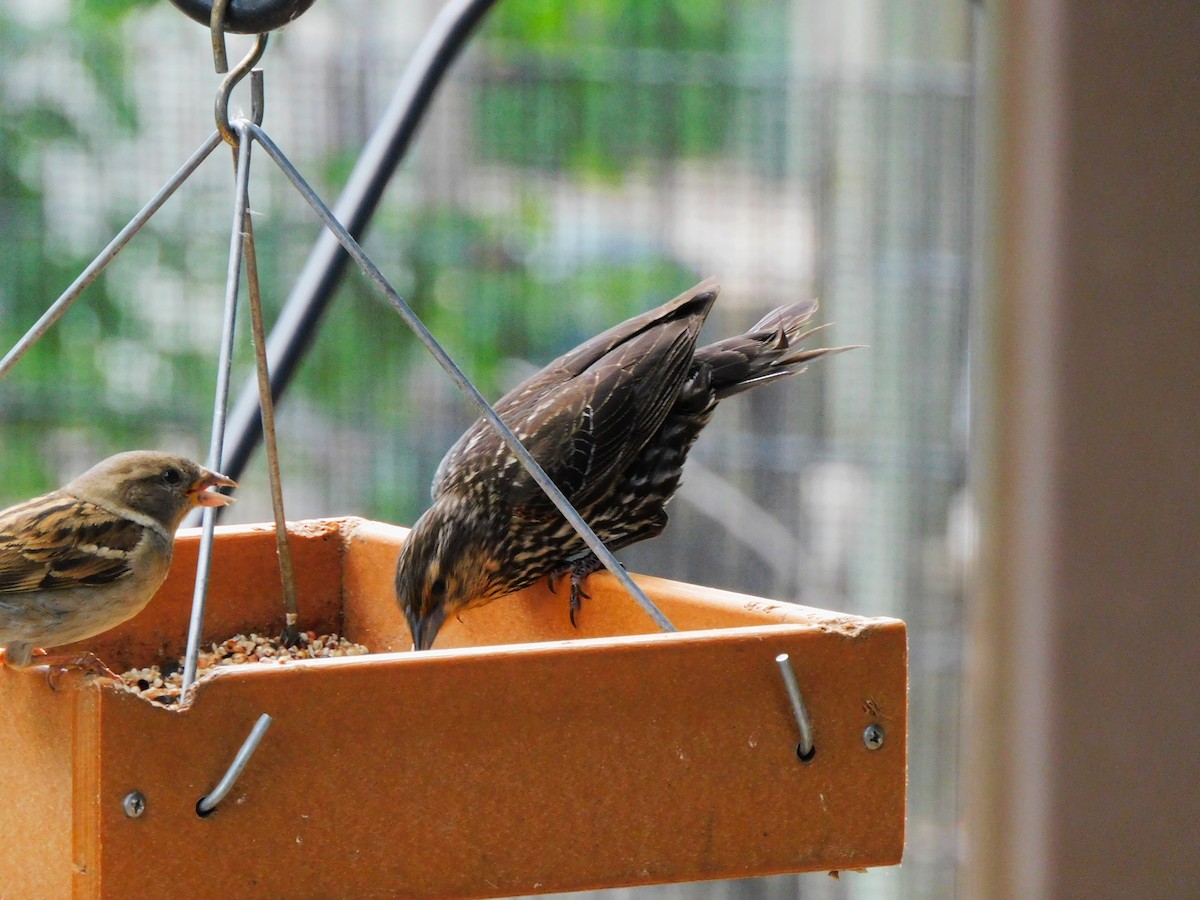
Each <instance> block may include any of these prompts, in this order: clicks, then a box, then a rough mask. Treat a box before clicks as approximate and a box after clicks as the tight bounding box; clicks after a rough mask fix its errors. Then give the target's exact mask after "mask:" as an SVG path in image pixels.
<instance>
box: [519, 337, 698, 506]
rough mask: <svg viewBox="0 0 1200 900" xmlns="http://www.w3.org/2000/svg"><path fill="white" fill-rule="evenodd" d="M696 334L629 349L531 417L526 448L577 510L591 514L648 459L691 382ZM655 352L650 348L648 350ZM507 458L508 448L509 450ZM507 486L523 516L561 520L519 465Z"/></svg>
mask: <svg viewBox="0 0 1200 900" xmlns="http://www.w3.org/2000/svg"><path fill="white" fill-rule="evenodd" d="M695 341H696V334H695V331H694V330H690V329H687V328H686V327H685V323H673V325H672V326H671V327H668V328H665V329H661V330H659V331H658V332H655V333H653V334H647V335H644V336H642V337H641V338H640V339H638V340H635V341H631V342H629V343H627V344H624V345H622V346H621V347H620V348H619V349H618V350H617V351H614V352H613V353H612V354H610V355H609V356H607V357H605V358H604V359H603V360H601V361H600V362H598V363H597V364H596V365H595V366H593V367H592V368H590V369H588V370H587V371H586V372H583V373H582V374H580V375H579V376H577V377H575V378H573V379H571V381H570V382H568V383H567V384H566V385H565V386H564V388H563V390H562V391H560V392H556V393H554V394H552V395H550V396H548V397H547V398H546V400H545V402H544V403H543V404H541V405H539V407H538V408H536V409H534V410H533V411H531V413H530V415H529V416H528V417H527V418H526V420H525V422H524V423H521V424H520V425H519V427H518V429H517V430H518V433H519V434H522V435H525V437H523V438H522V443H524V444H525V446H526V447H527V448H528V449H529V451H530V453H532V454H533V456H534V458H535V459H536V460H537V461H538V462H539V463H540V464H541V466H542V468H543V469H545V470H546V474H548V475H549V476H550V477H551V478H552V479H553V480H554V483H555V484H557V485H558V486H559V488H561V489H562V491H563V493H564V494H566V496H567V499H568V500H570V501H571V503H572V505H574V506H575V507H576V508H584V507H587V506H588V505H589V504H590V503H591V502H592V501H594V500H595V499H597V498H598V497H599V496H601V495H603V494H604V493H605V492H606V491H607V490H609V488H611V486H612V483H613V481H614V480H615V479H616V478H617V476H618V475H619V474H620V473H621V472H623V471H624V470H625V469H626V467H628V465H629V463H630V462H631V461H632V460H633V459H634V458H636V457H637V455H638V454H640V453H641V451H642V448H643V447H644V446H645V444H646V442H647V441H648V440H649V439H650V438H651V436H653V434H654V433H655V432H656V431H657V430H658V428H659V426H660V425H662V422H663V419H665V418H666V416H667V413H668V412H669V411H670V409H671V405H672V404H673V403H674V401H675V397H676V395H677V394H678V393H679V388H680V385H681V384H682V383H683V379H684V378H685V377H686V375H687V371H688V366H689V365H690V363H691V358H692V352H693V350H694V349H695ZM647 345H650V346H647ZM505 453H506V455H508V454H507V448H505ZM512 465H514V468H513V469H512V474H511V477H510V478H509V479H507V480H505V481H504V482H502V484H501V489H502V490H503V496H504V498H505V500H506V502H507V503H508V504H509V505H510V506H512V507H513V508H514V510H515V511H516V512H517V514H518V515H521V516H523V517H526V518H533V519H537V518H543V517H546V516H552V515H557V514H558V513H557V508H556V507H555V506H554V504H553V502H552V501H551V500H550V499H549V498H548V497H547V496H546V494H545V492H544V491H543V490H542V489H541V487H539V486H538V484H537V483H536V482H535V481H534V480H533V477H532V476H531V475H530V474H529V473H528V472H526V471H525V468H524V467H523V466H521V465H520V463H518V462H516V460H515V459H512Z"/></svg>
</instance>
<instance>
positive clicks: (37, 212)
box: [0, 0, 147, 497]
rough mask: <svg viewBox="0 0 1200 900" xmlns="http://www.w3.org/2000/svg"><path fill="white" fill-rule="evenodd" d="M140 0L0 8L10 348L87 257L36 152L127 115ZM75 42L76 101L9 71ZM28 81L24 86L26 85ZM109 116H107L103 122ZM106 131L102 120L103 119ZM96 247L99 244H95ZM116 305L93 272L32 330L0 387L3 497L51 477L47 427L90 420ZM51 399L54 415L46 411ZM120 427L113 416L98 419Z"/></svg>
mask: <svg viewBox="0 0 1200 900" xmlns="http://www.w3.org/2000/svg"><path fill="white" fill-rule="evenodd" d="M146 2H147V0H103V2H102V0H82V2H78V3H75V4H74V5H72V6H70V7H69V9H67V10H66V15H65V16H64V18H62V19H61V20H55V19H48V18H43V17H42V16H40V15H39V16H37V17H35V18H34V19H33V20H28V19H24V18H22V17H20V15H19V14H17V13H14V12H13V11H12V10H11V9H10V8H8V7H0V47H2V48H3V50H2V52H0V346H2V349H3V351H4V352H7V350H8V348H9V347H11V346H12V345H13V344H14V343H15V342H16V340H17V339H18V338H19V337H20V336H21V335H22V334H23V333H24V331H25V330H26V329H27V328H28V327H29V326H30V325H32V324H33V323H34V321H36V320H37V318H38V317H39V316H40V315H41V314H42V312H43V311H44V310H45V309H46V307H47V306H48V305H49V304H50V303H51V302H52V301H53V300H54V299H55V297H56V296H57V295H58V293H59V292H61V291H62V290H64V289H65V288H66V287H67V286H68V285H69V284H71V282H72V281H73V280H74V279H75V278H76V277H77V276H78V275H79V273H80V271H81V270H82V269H83V267H84V266H85V265H86V264H87V263H88V262H89V261H90V257H87V258H85V257H83V256H81V255H80V254H79V253H78V252H75V251H73V250H72V249H71V248H69V247H66V246H63V245H62V242H60V241H59V240H57V239H56V238H55V237H54V236H53V233H54V230H53V229H52V228H51V227H50V225H51V223H50V222H49V221H48V219H47V211H46V209H45V206H44V199H45V186H44V184H43V182H42V170H41V165H40V162H41V159H42V157H43V156H44V155H45V154H47V152H49V151H51V150H53V149H55V148H66V149H77V150H82V151H85V152H87V153H89V154H90V153H95V152H98V148H97V146H96V140H95V137H94V135H95V134H96V132H97V119H96V117H95V114H96V113H100V114H101V115H102V116H103V115H107V116H108V117H109V118H110V121H111V123H113V125H115V127H117V128H121V129H129V128H131V127H133V126H134V125H135V124H136V122H135V116H134V107H133V104H132V102H131V100H130V96H129V93H128V90H127V86H128V79H127V66H128V60H127V59H126V55H125V51H124V47H123V44H122V36H121V28H120V26H121V23H122V21H123V19H124V17H125V16H126V15H127V14H128V13H129V11H130V10H132V9H133V8H135V7H137V6H140V5H145V3H146ZM55 43H57V45H58V46H63V45H64V44H65V45H67V46H69V47H70V48H72V51H73V53H74V55H75V56H76V57H77V58H78V59H79V60H80V62H81V64H82V68H83V72H84V75H85V76H86V81H87V84H86V86H85V89H84V90H85V91H87V92H90V93H92V94H93V95H94V96H95V98H96V107H95V108H94V109H89V110H85V111H84V112H81V111H80V110H79V107H78V104H73V103H72V102H70V98H68V97H65V96H63V95H62V94H61V93H60V94H57V95H56V94H55V93H54V92H53V91H52V90H50V89H49V88H48V87H46V86H44V85H43V84H42V83H41V81H40V80H33V79H27V78H26V79H22V78H20V77H17V76H18V74H19V73H21V70H22V69H24V68H36V67H37V66H39V65H41V64H42V62H43V60H42V55H43V54H44V53H45V51H46V47H47V46H48V45H50V44H55ZM31 84H32V87H30V85H31ZM111 127H112V125H110V126H109V128H111ZM104 130H105V131H107V129H104ZM96 249H99V247H97V248H96ZM128 326H129V323H128V322H127V321H126V317H125V316H123V315H122V311H121V308H120V306H119V305H118V304H117V303H116V302H115V301H114V298H113V296H112V295H111V293H110V292H109V290H108V289H107V285H106V284H105V280H104V279H103V278H101V279H100V280H99V281H98V282H97V283H95V284H93V285H92V286H91V287H89V288H88V292H87V294H86V297H85V299H83V300H81V301H80V302H79V303H78V304H76V309H73V310H72V314H71V315H69V316H67V317H66V318H65V319H64V320H63V321H62V322H60V323H59V324H58V325H57V326H56V327H55V328H54V329H52V330H51V331H50V332H49V333H48V334H47V335H46V336H45V337H43V338H42V339H41V341H39V343H38V344H37V345H35V347H34V348H33V349H31V350H30V351H29V353H28V354H27V355H26V356H25V358H24V359H23V360H22V362H21V364H20V366H18V367H17V368H16V369H15V370H14V371H13V372H12V373H11V374H10V375H9V376H8V377H7V379H6V380H5V382H4V383H3V390H2V391H0V417H2V420H3V423H4V430H3V433H2V434H0V453H2V455H3V458H4V476H5V484H4V496H6V497H19V496H23V495H28V494H30V493H33V492H34V491H36V490H40V489H44V488H45V487H47V486H48V480H47V479H49V478H51V477H52V475H53V473H52V472H50V471H49V468H50V463H51V462H52V460H51V459H50V458H49V457H48V455H47V454H48V450H49V449H50V448H51V447H52V446H53V440H52V439H51V438H50V435H53V434H55V433H56V432H60V431H62V430H63V429H69V428H71V427H72V425H74V424H75V423H77V422H78V423H82V422H85V421H89V420H90V421H91V422H92V423H93V424H94V423H95V420H96V415H97V410H98V409H99V408H100V405H101V404H100V398H99V397H98V396H97V392H98V389H99V386H100V385H101V384H102V382H103V379H102V377H101V375H102V373H101V371H100V367H101V364H102V363H101V359H100V358H99V356H98V354H96V353H93V352H89V351H91V350H92V349H94V348H95V347H96V345H97V344H98V343H100V342H102V341H103V340H104V339H105V338H106V337H113V336H116V335H119V334H124V333H127V332H128V330H129V327H128ZM49 410H53V415H54V416H55V421H50V420H49V417H48V411H49ZM105 430H106V434H107V435H109V436H112V437H120V432H121V430H122V426H121V425H120V424H119V417H117V419H115V420H110V421H108V422H106V423H105Z"/></svg>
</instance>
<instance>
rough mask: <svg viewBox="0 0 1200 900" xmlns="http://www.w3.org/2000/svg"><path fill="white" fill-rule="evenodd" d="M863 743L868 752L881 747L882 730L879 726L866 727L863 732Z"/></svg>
mask: <svg viewBox="0 0 1200 900" xmlns="http://www.w3.org/2000/svg"><path fill="white" fill-rule="evenodd" d="M863 743H864V744H866V745H867V749H868V750H878V749H879V748H880V747H882V746H883V728H882V726H880V725H868V726H867V727H866V729H864V730H863Z"/></svg>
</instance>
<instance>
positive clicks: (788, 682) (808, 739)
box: [775, 653, 816, 762]
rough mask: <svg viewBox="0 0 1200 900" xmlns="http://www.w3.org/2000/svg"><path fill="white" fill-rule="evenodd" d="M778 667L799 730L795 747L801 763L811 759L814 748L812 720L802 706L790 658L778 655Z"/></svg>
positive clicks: (776, 660)
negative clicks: (798, 741)
mask: <svg viewBox="0 0 1200 900" xmlns="http://www.w3.org/2000/svg"><path fill="white" fill-rule="evenodd" d="M775 662H776V664H778V666H779V674H780V675H782V676H783V684H784V686H785V687H786V688H787V694H788V700H790V701H791V703H792V712H793V713H795V715H796V725H797V726H798V727H799V728H800V743H799V744H797V745H796V755H797V756H798V757H800V761H801V762H808V761H809V760H810V759H812V758H813V754H814V753H815V752H816V748H815V747H814V746H813V727H812V719H810V718H809V717H808V710H807V709H806V708H805V706H804V698H803V697H801V696H800V684H799V682H797V681H796V672H795V671H794V670H793V669H792V660H791V657H790V656H788V655H787V654H786V653H780V654H779V655H778V656H776V657H775Z"/></svg>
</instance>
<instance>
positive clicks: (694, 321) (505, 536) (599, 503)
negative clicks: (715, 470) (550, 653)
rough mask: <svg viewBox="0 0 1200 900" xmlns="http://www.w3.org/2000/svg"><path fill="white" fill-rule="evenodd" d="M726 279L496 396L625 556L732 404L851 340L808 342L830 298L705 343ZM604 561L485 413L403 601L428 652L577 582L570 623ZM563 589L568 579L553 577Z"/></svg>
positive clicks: (425, 535) (416, 539)
mask: <svg viewBox="0 0 1200 900" xmlns="http://www.w3.org/2000/svg"><path fill="white" fill-rule="evenodd" d="M719 289H720V288H719V286H718V285H717V284H716V283H715V282H714V281H713V280H712V279H709V280H707V281H704V282H701V283H700V284H698V285H697V286H696V287H694V288H692V289H691V290H690V291H687V292H685V293H683V294H680V295H679V296H678V297H676V298H675V299H674V300H672V301H671V302H670V303H667V304H665V305H663V306H660V307H658V308H657V309H652V310H650V311H649V312H646V313H643V314H642V315H640V316H636V317H634V318H632V319H629V320H628V321H626V322H623V323H621V324H620V325H617V326H615V327H614V328H610V329H609V330H608V331H605V332H604V333H603V334H600V335H597V336H596V337H594V338H592V339H591V340H589V341H587V342H585V343H584V344H582V345H580V346H579V347H576V348H575V349H574V350H572V351H570V352H569V353H567V354H565V355H563V356H561V357H559V358H558V359H556V360H555V361H554V362H552V363H550V365H548V366H546V368H544V369H542V371H540V372H538V373H537V374H536V375H534V376H533V377H532V378H530V379H528V380H527V381H525V382H524V383H522V384H520V385H518V386H517V387H516V388H514V389H513V390H511V391H509V393H507V394H505V395H504V397H502V398H501V399H500V401H499V402H498V403H497V404H496V412H497V413H499V415H500V417H501V418H502V419H503V420H504V422H505V424H507V425H508V426H509V428H511V429H512V430H513V431H514V432H515V433H516V435H517V437H518V438H520V440H521V442H522V443H523V444H524V445H525V447H526V448H528V450H529V452H530V453H531V454H533V457H534V458H535V459H536V460H537V461H538V462H539V463H540V464H541V466H542V468H544V469H545V470H546V473H547V474H548V475H549V476H550V477H551V478H552V479H553V480H554V482H555V484H557V485H558V486H559V488H561V489H562V491H563V493H564V494H566V496H567V499H569V500H570V501H571V503H572V505H573V506H574V507H575V508H576V509H577V510H578V511H579V512H580V514H581V515H582V516H583V518H584V519H585V520H586V521H587V523H588V524H589V525H590V526H591V527H592V529H593V530H594V531H595V532H596V534H597V535H598V536H599V537H600V538H601V539H602V540H603V541H604V543H605V545H606V546H607V547H608V548H609V549H611V550H619V549H621V548H622V547H627V546H629V545H630V544H633V543H636V542H637V541H642V540H645V539H646V538H651V537H654V536H656V535H658V534H659V533H660V532H661V531H662V530H663V528H665V527H666V524H667V513H666V509H665V507H666V504H667V501H669V500H670V499H671V497H672V495H673V494H674V493H675V490H676V488H678V487H679V479H680V475H681V473H682V470H683V463H684V460H685V459H686V457H687V454H688V450H690V449H691V446H692V444H693V442H695V440H696V437H697V436H698V435H699V434H700V431H701V429H703V428H704V426H705V425H707V424H708V422H709V420H710V419H711V418H712V414H713V410H715V409H716V406H717V404H718V403H719V402H721V401H722V400H724V399H725V398H726V397H730V396H733V395H734V394H738V393H741V392H742V391H744V390H747V389H749V388H751V387H754V386H755V385H759V384H766V383H767V382H770V381H775V380H777V379H779V378H784V377H786V376H788V375H794V374H796V373H798V372H800V371H802V370H803V369H804V367H805V365H806V364H807V363H808V362H809V361H810V360H813V359H816V358H817V357H819V356H824V355H827V354H830V353H837V352H839V351H841V350H848V349H851V348H849V347H833V348H818V349H804V348H803V347H800V346H799V344H800V342H801V341H803V340H804V339H805V338H807V337H809V336H810V335H811V334H813V333H814V332H816V331H818V330H819V329H820V327H823V326H818V327H817V328H810V329H809V330H807V331H804V330H803V329H804V328H805V327H806V325H807V324H808V321H809V320H810V319H811V318H812V316H813V314H814V313H815V312H816V311H817V302H816V301H815V300H812V301H809V302H806V303H796V304H792V305H790V306H782V307H779V308H778V309H776V310H773V311H772V312H770V313H768V314H767V315H766V316H765V317H764V318H763V319H762V321H760V322H759V323H758V324H756V325H755V326H754V327H753V328H751V329H750V330H749V331H748V332H746V333H745V334H741V335H738V336H737V337H731V338H727V339H725V340H723V341H718V342H717V343H715V344H709V345H707V346H705V347H701V348H699V349H696V339H697V336H698V334H699V332H700V327H701V326H702V325H703V324H704V320H705V317H706V316H707V315H708V312H709V310H710V309H711V308H712V305H713V301H715V300H716V298H717V292H718V291H719ZM599 568H601V564H600V562H599V560H598V559H597V558H596V556H595V554H594V553H592V552H591V550H589V549H588V547H587V545H586V544H585V543H584V541H583V539H582V538H580V537H579V535H578V534H576V532H575V530H574V529H573V528H572V527H571V526H570V525H569V524H568V523H567V521H566V520H565V519H564V518H563V517H562V515H561V514H560V513H559V511H558V509H557V508H556V507H555V506H554V504H553V503H552V502H551V501H550V499H549V498H548V497H547V496H546V495H545V493H543V491H542V489H541V488H540V487H539V486H538V485H537V483H536V482H535V481H534V480H533V479H532V478H531V477H530V476H529V474H528V473H527V472H526V471H525V469H524V467H523V466H522V465H521V464H520V462H519V461H518V460H517V458H516V457H515V456H514V455H513V453H512V452H511V451H510V450H509V448H508V445H507V444H505V443H504V441H503V440H502V439H501V438H500V436H499V435H497V434H496V432H495V431H494V430H493V428H492V427H491V425H489V424H488V422H487V421H486V420H485V419H482V418H481V419H479V420H478V421H476V422H475V423H474V424H473V425H472V426H471V427H470V428H468V429H467V431H466V432H465V433H464V434H463V436H462V437H460V438H459V439H458V441H457V442H456V443H455V444H454V446H453V447H451V448H450V450H449V451H448V452H447V453H446V456H445V457H444V458H443V459H442V461H441V464H440V465H439V466H438V469H437V473H436V474H435V475H434V479H433V505H432V506H431V507H430V508H429V509H428V510H427V511H426V512H425V513H424V514H423V515H422V516H421V517H420V518H419V519H418V520H417V522H416V524H415V525H414V526H413V529H412V533H411V534H409V536H408V540H407V541H406V542H405V544H404V547H403V549H402V550H401V552H400V559H399V562H398V564H397V569H396V595H397V599H398V600H399V603H400V607H401V609H402V610H403V611H404V614H405V616H406V617H407V619H408V624H409V628H410V630H411V631H412V636H413V645H414V647H415V648H416V649H418V650H425V649H428V648H429V647H431V646H432V645H433V642H434V638H436V637H437V633H438V631H439V629H440V628H441V626H442V623H443V622H444V621H445V620H446V617H447V616H452V615H456V614H458V613H461V612H463V611H464V610H468V609H471V608H473V607H476V606H482V605H483V604H485V603H489V602H491V601H492V600H495V599H497V598H498V597H503V596H504V595H506V594H510V593H512V592H513V591H516V590H520V589H521V588H523V587H527V586H528V585H530V584H533V583H534V582H535V581H537V580H539V579H541V578H546V577H549V578H551V579H556V578H557V577H559V576H560V575H564V574H568V573H569V574H570V576H571V602H570V614H571V621H572V623H574V621H575V612H576V610H577V609H578V608H579V602H580V597H585V596H587V595H586V594H584V593H583V590H582V586H581V585H582V581H583V579H584V578H586V577H587V576H588V575H589V574H591V573H592V572H595V571H597V570H598V569H599ZM551 583H552V584H553V580H552V582H551Z"/></svg>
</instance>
